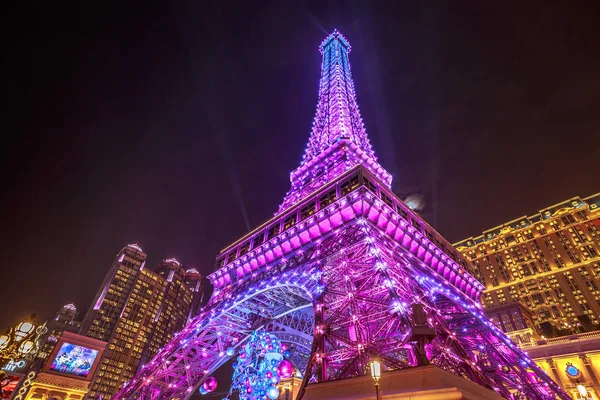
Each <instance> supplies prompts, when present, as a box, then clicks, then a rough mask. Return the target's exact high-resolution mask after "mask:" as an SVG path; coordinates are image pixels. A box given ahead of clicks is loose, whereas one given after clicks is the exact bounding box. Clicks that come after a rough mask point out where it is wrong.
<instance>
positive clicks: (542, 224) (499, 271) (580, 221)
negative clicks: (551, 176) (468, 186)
mask: <svg viewBox="0 0 600 400" xmlns="http://www.w3.org/2000/svg"><path fill="white" fill-rule="evenodd" d="M454 246H455V247H456V249H457V250H458V251H460V252H461V253H463V254H464V256H465V257H466V258H468V259H469V260H470V261H471V263H472V267H471V268H472V269H471V271H470V273H471V274H472V275H473V276H474V277H475V278H477V279H478V280H479V281H480V282H481V283H483V284H484V285H486V287H487V290H486V291H485V292H484V294H483V296H482V299H481V301H482V303H483V305H484V307H486V308H490V307H497V306H501V305H504V304H509V303H511V302H516V301H520V302H522V303H523V304H524V305H526V306H527V308H528V309H529V310H530V311H531V315H532V319H533V323H534V325H535V326H536V327H537V328H538V329H540V331H541V333H542V334H543V335H544V336H546V337H553V336H562V335H566V334H569V333H578V332H586V331H593V330H598V329H600V319H599V315H600V193H598V194H595V195H593V196H590V197H587V198H584V199H580V198H579V197H574V198H572V199H569V200H566V201H564V202H562V203H559V204H556V205H554V206H551V207H548V208H545V209H543V210H541V211H540V212H539V213H537V214H535V215H532V216H529V217H526V216H524V217H521V218H517V219H515V220H513V221H510V222H507V223H505V224H502V225H500V226H497V227H495V228H492V229H490V230H487V231H485V232H483V235H481V236H477V237H474V238H473V237H471V238H468V239H465V240H463V241H461V242H459V243H455V244H454Z"/></svg>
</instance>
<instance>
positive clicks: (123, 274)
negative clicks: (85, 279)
mask: <svg viewBox="0 0 600 400" xmlns="http://www.w3.org/2000/svg"><path fill="white" fill-rule="evenodd" d="M145 264H146V253H144V252H143V251H142V249H141V248H140V247H139V246H138V245H136V244H130V245H128V246H126V247H125V248H123V249H122V250H121V251H120V252H119V253H118V254H117V257H116V259H115V261H114V262H113V264H112V266H111V268H110V270H109V272H108V274H107V275H106V278H105V280H104V282H103V284H102V286H101V288H100V290H99V292H98V294H97V295H96V298H95V299H94V302H93V306H92V307H91V308H90V310H89V311H88V313H87V315H86V317H85V319H84V321H83V323H82V327H81V333H82V334H83V335H86V336H88V337H91V338H95V339H98V340H101V341H105V342H107V343H108V345H107V348H106V352H105V353H104V356H103V358H102V360H101V361H100V365H99V367H98V369H97V370H96V373H95V375H94V377H93V378H92V382H91V385H90V391H89V393H87V395H86V398H88V399H98V398H99V396H101V397H102V399H103V400H108V399H111V398H112V396H114V395H115V394H116V393H117V391H118V390H119V389H120V387H121V386H122V385H123V383H124V382H126V381H128V380H129V379H131V378H132V377H133V376H134V374H135V373H136V371H137V370H138V368H140V366H142V365H143V364H144V363H145V362H146V361H148V360H149V359H151V358H152V357H153V356H154V355H155V354H156V353H157V352H158V351H159V349H160V348H162V347H163V346H164V345H165V344H167V343H168V342H169V340H171V338H172V337H173V335H174V334H175V333H176V332H177V331H179V330H181V329H182V328H183V327H184V326H185V324H186V323H187V321H188V319H189V318H191V317H192V316H193V313H194V312H195V311H196V310H197V307H198V306H199V302H200V298H201V296H202V285H201V282H202V277H201V276H200V274H199V273H198V271H196V270H194V269H192V270H188V271H187V272H186V271H185V270H184V269H183V267H182V265H181V263H180V262H179V261H177V260H176V259H174V258H170V259H166V260H163V261H162V262H161V263H160V264H159V265H158V266H157V268H156V271H151V270H149V269H147V268H145ZM194 307H195V308H194Z"/></svg>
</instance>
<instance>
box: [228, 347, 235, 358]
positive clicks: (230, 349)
mask: <svg viewBox="0 0 600 400" xmlns="http://www.w3.org/2000/svg"><path fill="white" fill-rule="evenodd" d="M226 354H227V355H228V356H229V357H231V356H232V355H234V354H235V349H234V348H233V347H230V348H228V349H227V351H226Z"/></svg>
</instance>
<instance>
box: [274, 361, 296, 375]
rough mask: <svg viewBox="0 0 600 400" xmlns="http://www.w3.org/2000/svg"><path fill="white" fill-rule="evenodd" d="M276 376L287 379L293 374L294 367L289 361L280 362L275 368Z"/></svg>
mask: <svg viewBox="0 0 600 400" xmlns="http://www.w3.org/2000/svg"><path fill="white" fill-rule="evenodd" d="M277 374H278V375H279V376H280V377H282V378H289V377H290V376H292V375H293V374H294V366H293V365H292V363H291V362H290V361H289V360H282V361H281V362H280V363H279V365H278V366H277Z"/></svg>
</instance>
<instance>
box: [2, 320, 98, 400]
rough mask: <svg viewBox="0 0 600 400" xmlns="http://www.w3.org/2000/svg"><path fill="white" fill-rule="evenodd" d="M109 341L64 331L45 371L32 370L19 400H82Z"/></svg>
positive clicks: (46, 364) (17, 397)
mask: <svg viewBox="0 0 600 400" xmlns="http://www.w3.org/2000/svg"><path fill="white" fill-rule="evenodd" d="M105 347H106V342H102V341H100V340H96V339H92V338H89V337H86V336H81V335H77V334H74V333H71V332H66V331H64V332H62V334H61V335H60V338H59V339H58V341H57V343H56V346H55V347H54V349H53V350H52V352H51V354H50V357H49V358H48V360H47V361H46V362H45V363H44V365H43V367H42V369H41V371H39V373H37V374H36V372H35V371H31V372H30V373H29V374H28V376H27V379H26V380H25V382H24V385H23V386H22V387H21V388H20V389H19V391H18V392H17V393H16V394H15V396H14V397H13V398H14V399H15V400H50V399H56V400H82V399H83V398H84V396H85V395H86V393H87V392H88V390H89V385H90V380H91V378H92V375H93V374H94V372H95V371H96V369H97V368H98V364H99V361H100V359H101V358H102V356H103V353H104V351H105Z"/></svg>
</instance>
